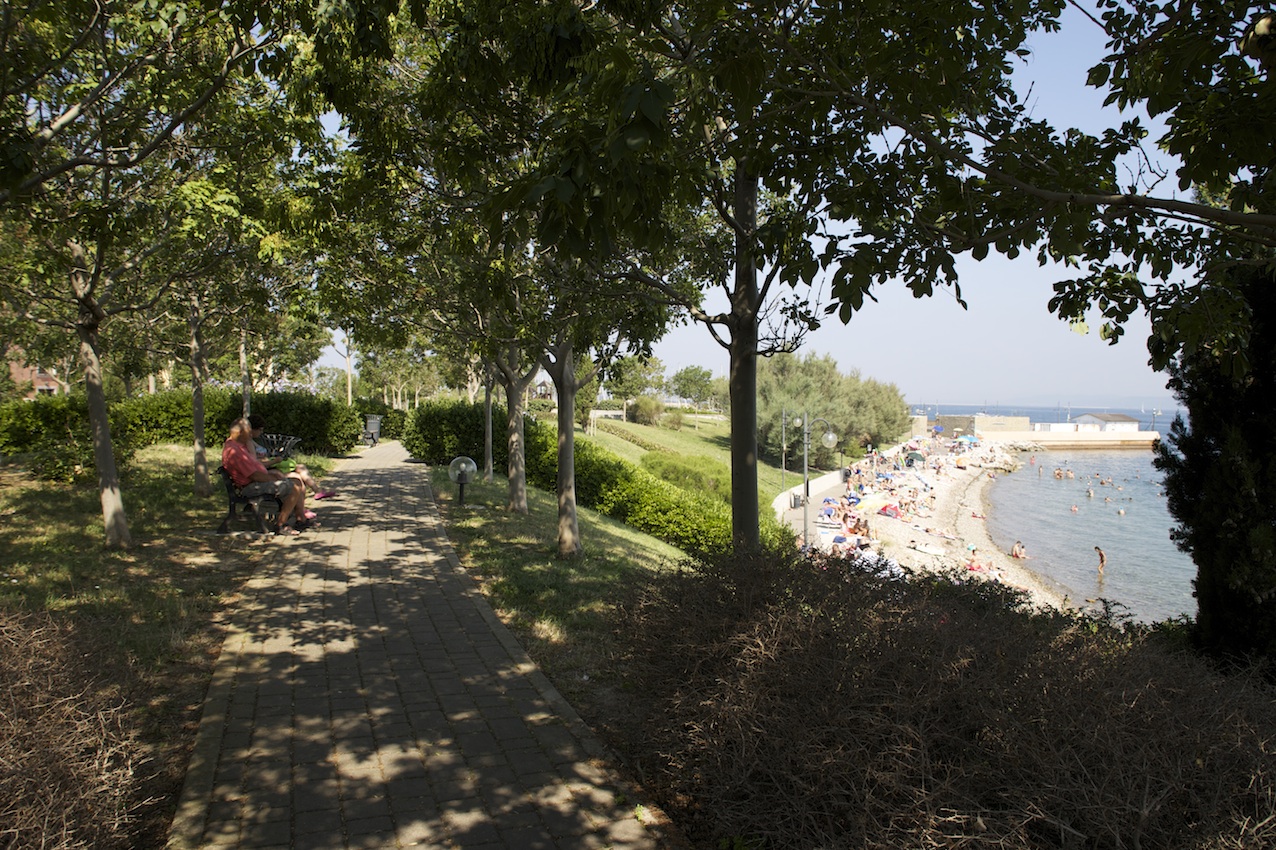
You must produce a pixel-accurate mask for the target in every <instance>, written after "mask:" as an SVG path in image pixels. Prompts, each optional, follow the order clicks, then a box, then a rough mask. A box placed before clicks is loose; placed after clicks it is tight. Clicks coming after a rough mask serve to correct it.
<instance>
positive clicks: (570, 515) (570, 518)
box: [545, 339, 581, 558]
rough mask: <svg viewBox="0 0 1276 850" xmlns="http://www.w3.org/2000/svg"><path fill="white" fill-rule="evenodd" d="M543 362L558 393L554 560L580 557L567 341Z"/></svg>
mask: <svg viewBox="0 0 1276 850" xmlns="http://www.w3.org/2000/svg"><path fill="white" fill-rule="evenodd" d="M554 354H555V356H554V357H552V358H546V363H545V371H547V372H549V377H550V378H551V379H552V380H553V381H554V387H555V389H557V390H558V479H557V482H556V483H557V492H558V557H560V558H575V557H576V556H577V555H579V554H580V551H581V542H580V522H579V518H578V516H577V513H576V418H575V415H574V414H575V412H576V391H577V390H578V389H579V388H580V384H579V383H577V381H576V360H575V356H574V354H575V352H574V351H573V347H572V342H571V340H570V339H565V340H563V341H562V342H560V343H559V344H558V346H557V351H555V352H554Z"/></svg>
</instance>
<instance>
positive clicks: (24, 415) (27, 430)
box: [0, 395, 136, 481]
mask: <svg viewBox="0 0 1276 850" xmlns="http://www.w3.org/2000/svg"><path fill="white" fill-rule="evenodd" d="M110 421H111V441H112V444H113V445H114V447H115V463H116V466H118V467H123V466H126V465H127V464H128V462H129V460H130V459H131V458H132V456H133V451H134V449H135V447H136V444H135V442H134V440H133V439H132V438H131V436H130V434H129V429H128V427H127V422H126V420H125V417H124V415H123V414H122V413H121V411H120V409H119V406H118V405H117V406H115V407H113V408H111V413H110ZM0 454H3V455H6V456H9V457H13V458H16V459H18V460H20V461H21V462H22V463H23V464H24V465H25V466H26V467H27V468H28V469H30V470H31V472H32V474H34V475H36V476H38V477H40V478H44V479H46V480H50V481H71V480H74V479H75V478H77V477H80V476H86V475H90V474H91V471H92V470H94V469H95V468H96V464H95V463H94V460H93V435H92V431H91V430H90V428H89V407H88V400H87V399H86V398H85V397H84V396H83V395H71V396H65V395H58V396H39V397H38V398H34V399H32V400H30V401H12V402H9V403H8V404H4V405H0Z"/></svg>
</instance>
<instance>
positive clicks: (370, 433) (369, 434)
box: [363, 413, 381, 446]
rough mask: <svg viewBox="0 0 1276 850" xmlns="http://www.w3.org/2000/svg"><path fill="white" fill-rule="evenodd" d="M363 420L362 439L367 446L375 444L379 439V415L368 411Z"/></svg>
mask: <svg viewBox="0 0 1276 850" xmlns="http://www.w3.org/2000/svg"><path fill="white" fill-rule="evenodd" d="M363 420H364V421H363V439H365V440H367V441H368V445H369V446H375V445H376V444H377V441H378V440H379V439H381V417H380V416H376V415H374V414H371V413H369V414H368V415H367V416H365V417H364V418H363Z"/></svg>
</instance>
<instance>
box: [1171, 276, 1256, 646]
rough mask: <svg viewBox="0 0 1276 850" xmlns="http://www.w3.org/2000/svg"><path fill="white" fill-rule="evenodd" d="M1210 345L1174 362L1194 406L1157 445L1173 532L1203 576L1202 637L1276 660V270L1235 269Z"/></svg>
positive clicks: (1177, 389)
mask: <svg viewBox="0 0 1276 850" xmlns="http://www.w3.org/2000/svg"><path fill="white" fill-rule="evenodd" d="M1223 295H1224V297H1227V298H1230V299H1234V301H1233V303H1232V305H1231V306H1232V310H1231V311H1229V313H1227V314H1223V315H1226V316H1227V321H1226V323H1224V324H1222V325H1221V326H1220V327H1219V328H1218V333H1217V334H1216V335H1215V336H1214V338H1213V339H1212V340H1211V344H1210V345H1209V346H1204V345H1202V346H1198V347H1196V348H1195V349H1194V350H1193V351H1191V352H1184V353H1182V354H1180V355H1179V357H1177V358H1176V360H1175V361H1174V362H1173V363H1172V364H1171V366H1170V376H1171V377H1170V387H1171V388H1172V389H1173V390H1174V394H1175V397H1176V398H1177V399H1178V400H1179V401H1180V402H1181V403H1182V404H1183V406H1184V408H1185V409H1186V410H1187V416H1188V419H1187V422H1186V423H1185V422H1184V421H1183V419H1182V418H1181V417H1179V418H1176V419H1175V421H1174V424H1173V425H1172V426H1171V427H1170V433H1169V435H1168V436H1167V438H1166V440H1165V441H1164V442H1162V443H1159V444H1158V445H1157V448H1156V457H1155V459H1154V461H1153V462H1154V464H1155V465H1156V467H1157V468H1158V469H1160V470H1161V471H1162V472H1163V473H1164V474H1165V493H1166V498H1167V506H1168V508H1169V510H1170V513H1171V514H1172V515H1173V516H1174V518H1175V520H1177V522H1178V525H1177V526H1176V527H1175V530H1174V532H1173V538H1174V540H1175V542H1176V543H1177V545H1178V547H1179V548H1180V549H1182V550H1183V551H1184V552H1186V553H1187V554H1189V555H1190V556H1191V557H1192V560H1193V561H1194V562H1195V563H1196V566H1197V573H1196V580H1195V582H1194V587H1195V595H1196V600H1197V617H1196V635H1197V637H1198V639H1199V641H1200V643H1201V644H1202V646H1204V647H1205V648H1207V649H1208V650H1210V651H1211V652H1215V653H1219V654H1224V655H1231V656H1248V655H1253V654H1259V655H1265V656H1267V657H1269V658H1276V525H1273V520H1272V517H1273V516H1276V451H1274V450H1273V448H1272V440H1271V425H1272V423H1271V413H1272V399H1273V398H1276V273H1273V272H1272V270H1271V268H1270V267H1269V268H1267V269H1261V270H1260V269H1244V270H1238V271H1236V272H1234V273H1233V280H1232V281H1231V282H1230V285H1229V286H1228V287H1227V289H1226V291H1225V292H1224V293H1223Z"/></svg>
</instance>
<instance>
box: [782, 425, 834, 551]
mask: <svg viewBox="0 0 1276 850" xmlns="http://www.w3.org/2000/svg"><path fill="white" fill-rule="evenodd" d="M812 422H822V423H824V436H822V437H821V438H820V442H821V443H823V444H824V447H825V448H827V449H831V448H833V447H834V446H836V445H837V434H836V433H834V431H833V426H832V425H830V424H829V422H828V420H827V419H821V418H819V417H816V418H815V419H814V420H812V419H811V418H810V417H809V416H805V417H803V418H802V419H795V420H793V424H794V425H800V426H801V427H802V546H803V548H804V549H806V550H807V551H810V546H811V524H810V519H809V514H810V502H811V468H810V463H809V457H810V450H811V423H812Z"/></svg>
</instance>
